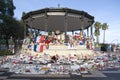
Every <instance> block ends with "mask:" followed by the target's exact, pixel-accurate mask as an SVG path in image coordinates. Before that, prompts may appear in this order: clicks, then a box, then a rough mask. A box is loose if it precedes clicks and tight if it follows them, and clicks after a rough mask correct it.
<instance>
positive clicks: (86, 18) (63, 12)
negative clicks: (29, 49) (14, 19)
mask: <svg viewBox="0 0 120 80" xmlns="http://www.w3.org/2000/svg"><path fill="white" fill-rule="evenodd" d="M22 19H23V21H24V22H25V24H26V25H27V26H29V27H32V28H35V29H39V30H42V31H56V30H60V31H74V30H81V29H86V28H88V27H90V26H91V25H92V24H93V23H94V17H93V16H91V15H89V14H88V13H87V12H84V11H79V10H74V9H69V8H44V9H40V10H36V11H31V12H28V13H27V14H26V15H25V16H23V17H22Z"/></svg>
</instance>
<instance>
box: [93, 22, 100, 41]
mask: <svg viewBox="0 0 120 80" xmlns="http://www.w3.org/2000/svg"><path fill="white" fill-rule="evenodd" d="M94 27H95V36H96V40H97V41H96V42H97V43H99V36H100V28H101V23H100V22H98V21H96V22H95V24H94Z"/></svg>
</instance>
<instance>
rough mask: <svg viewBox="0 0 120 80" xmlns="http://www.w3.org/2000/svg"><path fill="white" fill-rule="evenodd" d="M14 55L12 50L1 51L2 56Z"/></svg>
mask: <svg viewBox="0 0 120 80" xmlns="http://www.w3.org/2000/svg"><path fill="white" fill-rule="evenodd" d="M6 55H13V53H12V52H11V51H10V50H0V56H6Z"/></svg>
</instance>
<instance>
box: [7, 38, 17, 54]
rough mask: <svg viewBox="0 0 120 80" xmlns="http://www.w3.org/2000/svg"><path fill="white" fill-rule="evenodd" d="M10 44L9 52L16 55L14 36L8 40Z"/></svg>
mask: <svg viewBox="0 0 120 80" xmlns="http://www.w3.org/2000/svg"><path fill="white" fill-rule="evenodd" d="M8 44H9V50H10V51H11V52H12V53H14V46H15V43H14V40H13V38H12V36H11V37H10V39H9V40H8Z"/></svg>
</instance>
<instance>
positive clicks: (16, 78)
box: [0, 69, 120, 80]
mask: <svg viewBox="0 0 120 80" xmlns="http://www.w3.org/2000/svg"><path fill="white" fill-rule="evenodd" d="M0 80H120V69H109V70H104V71H97V70H96V71H92V72H91V73H90V74H83V75H82V76H79V75H39V74H37V75H31V74H24V75H23V74H15V73H10V72H8V69H0Z"/></svg>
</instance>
